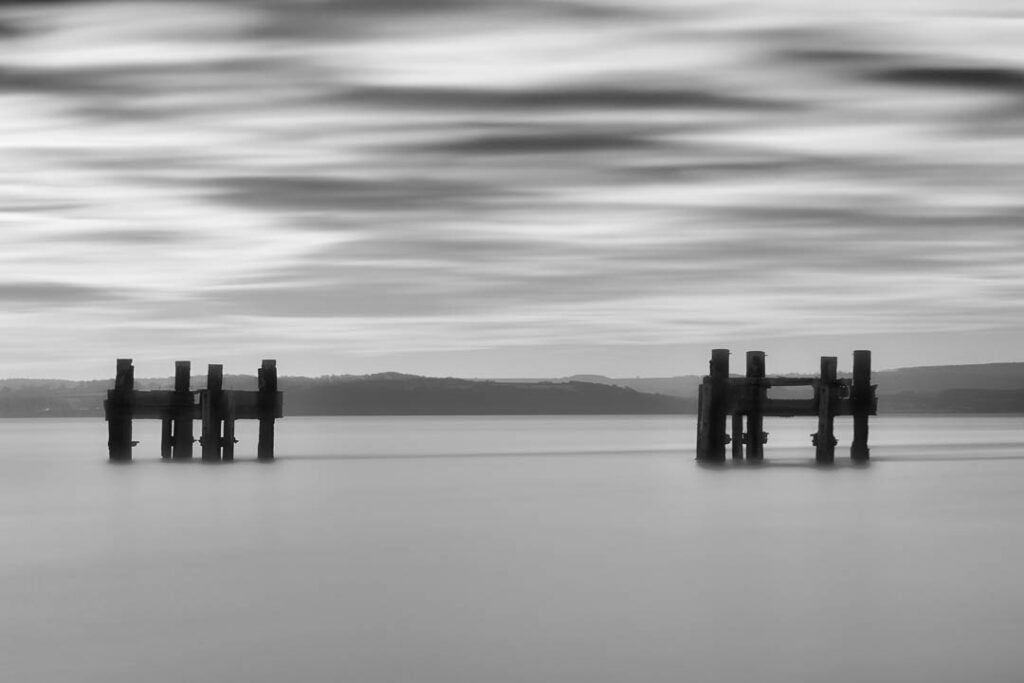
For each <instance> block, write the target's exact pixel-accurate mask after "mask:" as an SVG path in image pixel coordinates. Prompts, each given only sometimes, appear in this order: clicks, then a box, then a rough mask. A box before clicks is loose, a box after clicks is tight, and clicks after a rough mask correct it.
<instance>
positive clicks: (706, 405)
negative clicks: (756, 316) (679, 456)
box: [697, 349, 730, 462]
mask: <svg viewBox="0 0 1024 683" xmlns="http://www.w3.org/2000/svg"><path fill="white" fill-rule="evenodd" d="M700 399H701V411H702V414H701V424H700V427H699V429H698V436H697V441H698V445H697V459H698V460H702V461H705V462H724V461H725V444H726V442H728V441H729V435H728V434H727V433H726V424H725V423H726V418H727V417H728V416H729V400H730V396H729V349H712V350H711V367H710V373H709V374H708V376H706V377H705V378H704V383H703V384H702V385H701V394H700Z"/></svg>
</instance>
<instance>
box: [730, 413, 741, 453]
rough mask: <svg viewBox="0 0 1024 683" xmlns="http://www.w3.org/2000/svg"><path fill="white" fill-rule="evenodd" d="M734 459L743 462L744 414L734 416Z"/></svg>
mask: <svg viewBox="0 0 1024 683" xmlns="http://www.w3.org/2000/svg"><path fill="white" fill-rule="evenodd" d="M732 459H733V460H743V413H741V412H735V413H733V414H732Z"/></svg>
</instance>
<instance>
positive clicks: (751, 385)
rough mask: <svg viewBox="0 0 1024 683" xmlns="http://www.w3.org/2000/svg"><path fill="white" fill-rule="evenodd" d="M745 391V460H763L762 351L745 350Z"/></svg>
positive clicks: (763, 394)
mask: <svg viewBox="0 0 1024 683" xmlns="http://www.w3.org/2000/svg"><path fill="white" fill-rule="evenodd" d="M747 392H749V393H748V396H749V402H750V409H749V412H748V413H747V434H746V443H747V460H752V461H761V460H764V441H765V434H764V401H765V398H767V396H768V390H767V389H766V388H765V386H764V351H747Z"/></svg>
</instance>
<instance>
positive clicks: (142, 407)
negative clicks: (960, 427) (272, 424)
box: [108, 390, 284, 420]
mask: <svg viewBox="0 0 1024 683" xmlns="http://www.w3.org/2000/svg"><path fill="white" fill-rule="evenodd" d="M113 393H114V392H112V391H111V392H108V396H111V397H112V394H113ZM200 393H203V392H201V391H200V392H190V393H187V394H181V393H178V392H175V391H162V390H152V391H131V392H124V393H122V394H121V396H124V398H125V399H126V401H125V402H126V404H127V410H128V414H129V416H130V417H131V419H134V420H162V419H167V418H171V417H173V416H174V414H175V411H176V410H177V409H178V407H179V406H181V405H182V404H181V403H180V401H181V400H182V396H184V397H186V398H185V400H188V401H190V402H191V404H192V419H193V420H200V419H202V417H203V414H202V408H201V407H200V405H199V403H197V402H196V400H195V394H200ZM262 396H263V394H261V393H260V392H258V391H237V390H228V391H222V392H220V397H221V398H220V401H221V407H222V409H223V410H224V411H225V413H227V412H228V410H229V407H228V406H229V405H230V404H232V403H233V405H232V406H231V408H230V410H231V412H232V418H233V419H235V420H258V419H260V418H261V417H266V416H265V415H264V414H263V413H262V406H263V405H264V404H263V403H262V401H263V399H262ZM273 397H274V398H273V406H274V415H273V416H274V417H275V418H279V417H284V393H283V392H280V391H275V392H274V393H273ZM186 405H187V404H186Z"/></svg>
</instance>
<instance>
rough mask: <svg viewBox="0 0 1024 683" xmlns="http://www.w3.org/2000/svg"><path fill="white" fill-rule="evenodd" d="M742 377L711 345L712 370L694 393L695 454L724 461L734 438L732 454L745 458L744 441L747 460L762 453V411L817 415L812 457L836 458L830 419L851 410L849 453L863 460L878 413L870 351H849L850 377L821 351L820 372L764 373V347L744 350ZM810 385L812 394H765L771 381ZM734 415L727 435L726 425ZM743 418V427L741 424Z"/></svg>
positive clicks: (774, 414) (822, 460)
mask: <svg viewBox="0 0 1024 683" xmlns="http://www.w3.org/2000/svg"><path fill="white" fill-rule="evenodd" d="M746 370H747V372H746V376H745V377H730V376H729V350H728V349H713V350H712V351H711V369H710V374H708V375H706V376H705V377H704V381H703V383H702V384H701V385H700V392H699V394H698V399H697V460H699V461H702V462H723V461H724V460H725V450H726V449H725V447H726V445H728V444H729V443H730V442H731V443H732V457H733V459H734V460H743V455H744V447H746V458H747V460H748V461H754V462H756V461H760V460H762V459H764V444H765V443H766V442H767V441H768V434H767V433H766V432H765V431H764V418H765V417H795V416H800V415H805V416H808V417H817V418H818V429H817V431H816V432H814V433H813V434H812V435H811V443H812V444H813V445H814V447H815V460H817V462H819V463H824V464H828V463H832V462H834V460H835V447H836V438H835V434H834V432H833V424H834V421H835V418H836V416H839V415H851V416H853V444H852V445H851V447H850V457H851V458H852V459H853V460H854V461H862V462H863V461H866V460H867V459H868V456H869V449H868V416H869V415H877V414H878V399H877V398H876V396H875V386H874V385H873V384H871V352H870V351H854V352H853V378H852V380H851V379H840V378H838V377H837V376H836V358H835V357H834V356H822V358H821V375H820V376H819V377H768V376H765V364H764V352H763V351H748V352H747V368H746ZM792 386H811V387H813V388H814V397H813V398H810V399H802V398H769V397H768V390H769V389H771V388H772V387H792ZM730 416H732V423H731V431H732V434H731V435H730V434H729V433H728V432H727V430H726V428H727V422H728V421H729V420H728V419H729V417H730ZM744 418H746V421H747V429H746V431H744V430H743V420H744Z"/></svg>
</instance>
